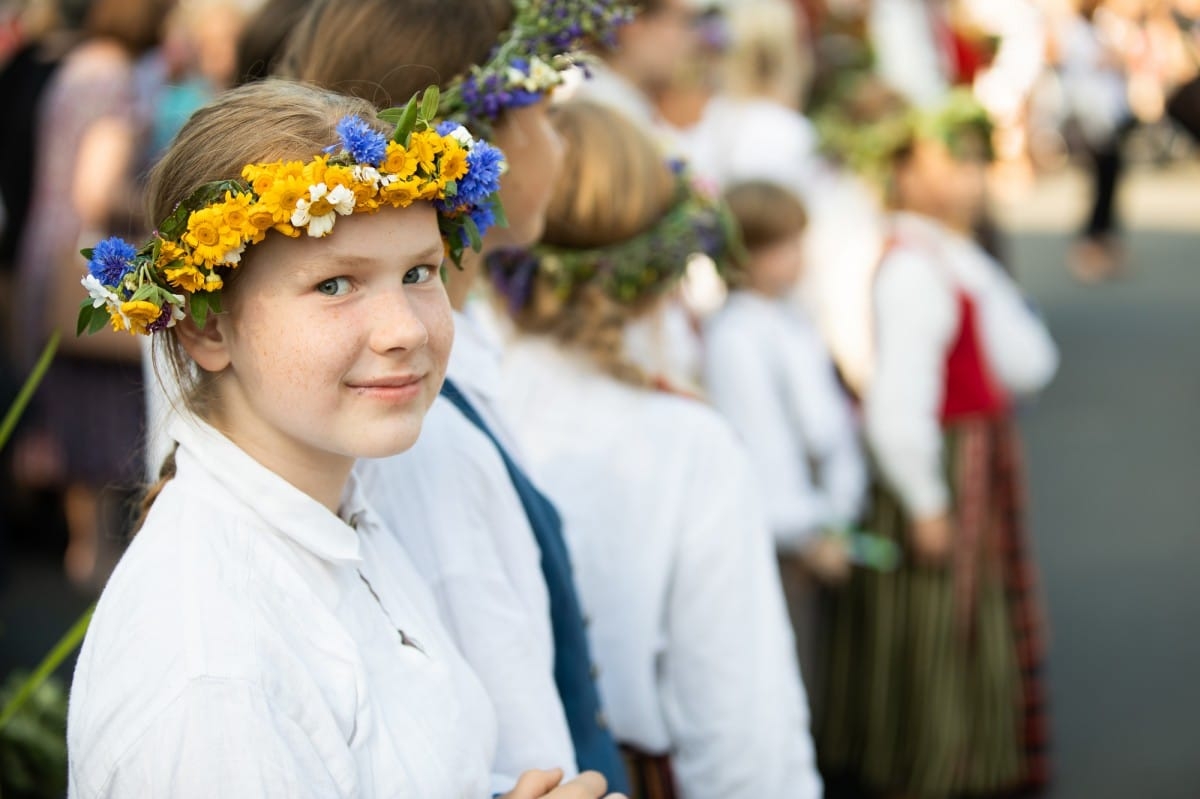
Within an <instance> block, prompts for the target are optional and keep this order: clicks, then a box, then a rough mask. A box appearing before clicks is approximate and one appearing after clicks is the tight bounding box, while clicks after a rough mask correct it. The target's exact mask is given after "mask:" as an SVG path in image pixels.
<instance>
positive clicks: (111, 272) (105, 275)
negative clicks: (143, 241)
mask: <svg viewBox="0 0 1200 799" xmlns="http://www.w3.org/2000/svg"><path fill="white" fill-rule="evenodd" d="M136 257H137V250H136V249H135V248H134V246H133V245H132V244H130V243H129V242H127V241H125V240H124V239H120V238H117V237H116V236H113V237H112V238H109V239H105V240H104V241H102V242H100V243H99V244H97V245H96V247H95V249H93V250H92V259H91V260H90V261H88V271H89V272H91V273H92V276H93V277H95V278H96V279H97V280H99V281H100V283H101V284H103V285H105V286H110V287H112V286H117V285H120V283H121V281H122V280H123V279H124V278H125V276H126V275H127V274H129V273H130V272H132V271H133V259H134V258H136Z"/></svg>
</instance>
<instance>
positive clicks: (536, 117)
mask: <svg viewBox="0 0 1200 799" xmlns="http://www.w3.org/2000/svg"><path fill="white" fill-rule="evenodd" d="M548 108H549V100H548V99H543V100H542V101H541V102H538V103H535V104H533V105H529V106H525V107H524V108H516V109H512V110H509V111H506V112H505V113H504V119H503V120H502V121H501V122H500V123H499V124H497V125H496V128H495V136H494V141H493V143H494V144H495V145H496V146H497V147H499V148H500V149H501V150H502V151H503V152H504V155H505V158H507V159H508V171H507V172H506V173H505V174H504V176H503V177H502V178H501V179H500V200H501V201H502V202H503V203H504V211H505V214H506V215H507V216H508V225H509V226H508V227H507V228H502V227H494V228H492V229H491V230H490V231H488V235H487V241H486V242H485V246H486V247H487V248H488V249H497V248H501V247H526V246H529V245H530V244H534V243H536V242H537V240H538V239H540V238H541V236H542V230H543V229H544V228H545V226H546V209H547V207H549V205H550V200H551V198H552V196H553V194H554V187H555V185H556V184H557V182H558V177H559V174H560V173H561V171H562V165H563V154H564V147H563V142H562V139H561V138H559V135H558V133H557V132H556V131H555V130H554V126H553V125H551V124H550V117H549V114H548V113H547V109H548Z"/></svg>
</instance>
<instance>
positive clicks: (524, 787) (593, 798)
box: [503, 769, 625, 799]
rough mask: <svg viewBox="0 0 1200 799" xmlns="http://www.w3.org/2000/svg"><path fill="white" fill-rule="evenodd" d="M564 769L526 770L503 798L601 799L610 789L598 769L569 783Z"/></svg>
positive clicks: (616, 797)
mask: <svg viewBox="0 0 1200 799" xmlns="http://www.w3.org/2000/svg"><path fill="white" fill-rule="evenodd" d="M562 776H563V775H562V769H550V770H548V771H541V770H534V771H526V772H525V773H524V774H522V775H521V777H520V779H518V780H517V784H516V786H514V787H513V789H512V790H511V791H509V792H508V793H506V794H504V797H503V799H543V797H544V799H601V797H605V794H604V792H605V791H606V790H607V789H608V782H607V781H606V780H605V779H604V775H602V774H600V773H599V772H596V771H585V772H583V773H582V774H580V775H579V776H578V777H576V778H575V779H573V780H571V781H570V782H568V783H564V784H563V785H559V783H560V782H562ZM605 799H625V798H624V797H623V796H621V795H620V794H616V793H613V794H609V795H608V796H607V797H605Z"/></svg>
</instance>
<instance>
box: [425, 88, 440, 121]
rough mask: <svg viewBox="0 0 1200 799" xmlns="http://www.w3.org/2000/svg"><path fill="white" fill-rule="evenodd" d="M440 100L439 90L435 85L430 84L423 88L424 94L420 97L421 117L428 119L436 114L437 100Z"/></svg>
mask: <svg viewBox="0 0 1200 799" xmlns="http://www.w3.org/2000/svg"><path fill="white" fill-rule="evenodd" d="M440 100H441V92H440V91H439V90H438V87H437V86H430V87H429V88H427V89H426V90H425V94H424V95H422V97H421V117H422V118H423V119H425V120H426V121H429V120H431V119H433V118H434V117H436V116H437V112H438V102H439V101H440Z"/></svg>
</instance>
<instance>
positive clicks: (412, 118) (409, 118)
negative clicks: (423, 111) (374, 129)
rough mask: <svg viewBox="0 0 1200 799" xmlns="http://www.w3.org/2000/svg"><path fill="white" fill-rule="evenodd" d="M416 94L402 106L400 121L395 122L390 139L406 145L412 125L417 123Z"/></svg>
mask: <svg viewBox="0 0 1200 799" xmlns="http://www.w3.org/2000/svg"><path fill="white" fill-rule="evenodd" d="M417 111H418V108H417V96H416V95H415V94H414V95H413V96H412V98H411V99H410V100H409V101H408V105H406V106H404V112H403V113H402V114H400V121H399V122H397V123H396V131H395V132H394V133H393V134H392V141H394V142H397V143H399V144H402V145H404V146H405V147H407V146H408V137H409V134H411V133H412V129H413V126H414V125H415V124H416V123H417Z"/></svg>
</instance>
